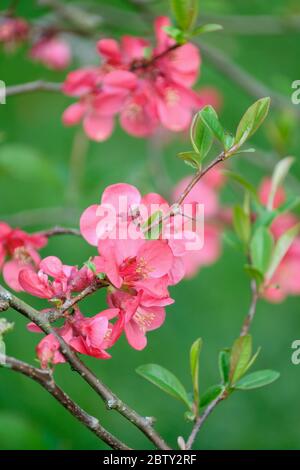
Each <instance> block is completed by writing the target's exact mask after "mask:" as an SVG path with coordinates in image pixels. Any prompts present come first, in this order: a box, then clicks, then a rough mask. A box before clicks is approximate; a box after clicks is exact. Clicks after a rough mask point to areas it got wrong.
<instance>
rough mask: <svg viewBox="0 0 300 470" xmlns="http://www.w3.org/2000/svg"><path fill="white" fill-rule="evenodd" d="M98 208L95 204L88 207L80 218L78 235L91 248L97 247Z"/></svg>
mask: <svg viewBox="0 0 300 470" xmlns="http://www.w3.org/2000/svg"><path fill="white" fill-rule="evenodd" d="M98 207H99V206H98V205H97V204H94V205H93V206H90V207H88V208H87V209H85V211H84V212H83V213H82V215H81V217H80V233H81V235H82V236H83V238H85V239H86V241H87V242H88V243H90V244H91V245H93V246H97V245H98V237H97V230H96V229H97V224H98V222H99V217H97V210H98Z"/></svg>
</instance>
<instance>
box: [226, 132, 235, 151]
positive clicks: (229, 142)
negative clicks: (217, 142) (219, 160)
mask: <svg viewBox="0 0 300 470" xmlns="http://www.w3.org/2000/svg"><path fill="white" fill-rule="evenodd" d="M223 142H224V147H225V150H229V149H231V147H232V146H233V144H234V137H233V135H232V134H229V133H228V132H225V134H224V138H223Z"/></svg>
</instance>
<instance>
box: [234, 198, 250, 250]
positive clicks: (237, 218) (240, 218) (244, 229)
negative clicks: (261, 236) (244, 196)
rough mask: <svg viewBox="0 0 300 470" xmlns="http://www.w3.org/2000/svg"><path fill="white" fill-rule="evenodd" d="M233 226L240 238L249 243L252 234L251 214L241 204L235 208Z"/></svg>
mask: <svg viewBox="0 0 300 470" xmlns="http://www.w3.org/2000/svg"><path fill="white" fill-rule="evenodd" d="M233 227H234V230H235V232H236V234H237V236H238V237H239V239H240V240H241V241H242V242H243V243H244V244H245V245H247V244H248V242H249V238H250V234H251V222H250V216H249V214H247V213H246V212H245V211H244V209H243V208H242V207H241V206H235V207H234V208H233Z"/></svg>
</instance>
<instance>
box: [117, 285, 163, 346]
mask: <svg viewBox="0 0 300 470" xmlns="http://www.w3.org/2000/svg"><path fill="white" fill-rule="evenodd" d="M144 300H145V299H144V298H143V292H142V291H140V292H139V293H138V294H137V295H135V296H132V295H130V294H128V293H126V292H120V291H119V292H115V293H112V294H109V296H108V303H109V305H111V306H118V308H120V309H121V311H123V312H124V313H123V315H124V331H125V335H126V338H127V341H128V343H129V344H130V346H132V347H133V348H134V349H137V350H141V349H144V348H145V346H146V345H147V338H146V333H147V332H148V331H152V330H156V329H157V328H159V327H160V326H161V325H162V324H163V323H164V321H165V309H164V308H163V307H161V306H155V305H154V306H153V305H152V306H145V305H144V304H143V302H144Z"/></svg>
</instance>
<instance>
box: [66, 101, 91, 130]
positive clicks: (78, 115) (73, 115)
mask: <svg viewBox="0 0 300 470" xmlns="http://www.w3.org/2000/svg"><path fill="white" fill-rule="evenodd" d="M84 112H85V106H84V105H83V104H82V103H74V104H71V105H70V106H68V108H67V109H65V111H64V113H63V115H62V121H63V124H64V125H65V126H74V124H78V123H79V122H80V121H81V119H82V118H83V115H84Z"/></svg>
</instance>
